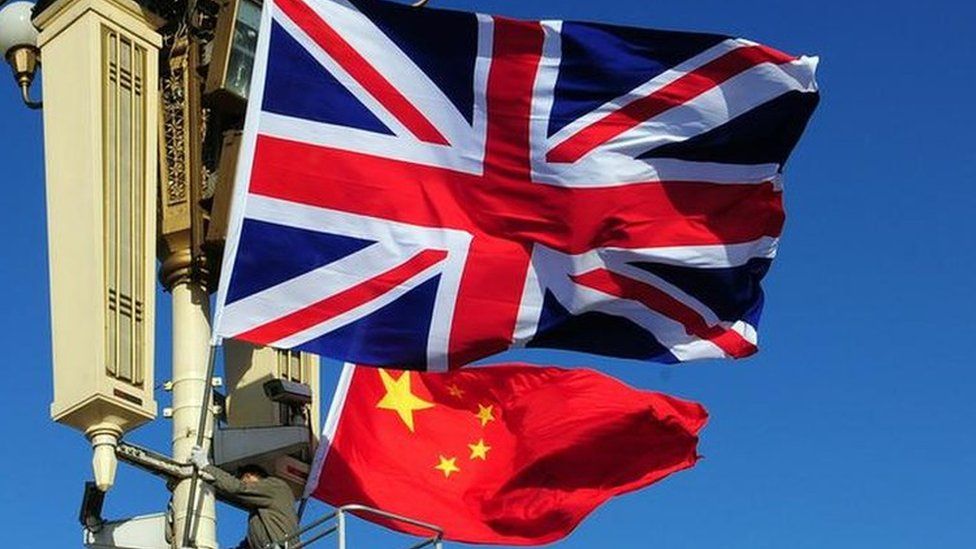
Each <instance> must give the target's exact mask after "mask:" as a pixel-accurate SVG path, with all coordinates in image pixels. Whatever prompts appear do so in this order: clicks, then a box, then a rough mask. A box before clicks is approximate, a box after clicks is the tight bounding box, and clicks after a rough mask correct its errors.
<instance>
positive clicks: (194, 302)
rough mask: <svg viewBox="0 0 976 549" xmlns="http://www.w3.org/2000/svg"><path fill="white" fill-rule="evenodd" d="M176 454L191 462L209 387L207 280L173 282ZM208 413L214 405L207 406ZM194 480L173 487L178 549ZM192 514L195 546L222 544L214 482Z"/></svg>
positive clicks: (203, 489) (201, 491)
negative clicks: (219, 535) (220, 541)
mask: <svg viewBox="0 0 976 549" xmlns="http://www.w3.org/2000/svg"><path fill="white" fill-rule="evenodd" d="M172 296H173V300H172V301H173V406H172V408H173V459H175V460H176V461H180V462H188V461H189V457H190V449H192V448H193V446H194V445H195V444H196V438H197V429H198V424H199V422H200V411H201V410H200V403H201V402H202V401H203V395H204V391H208V390H211V388H209V387H207V386H206V385H207V382H206V375H207V358H208V354H209V347H210V314H209V313H210V297H209V295H208V294H207V291H206V289H205V288H204V287H203V285H202V284H200V283H198V282H192V281H180V282H177V283H176V284H175V285H174V286H173V290H172ZM208 413H209V410H208ZM206 425H207V428H206V430H205V436H204V444H203V446H204V448H205V449H209V448H210V441H211V439H212V438H213V418H210V419H209V420H208V421H207V422H206ZM192 482H193V481H192V479H186V480H183V481H180V482H179V483H178V484H177V485H176V487H175V488H174V489H173V531H174V534H175V535H174V536H173V547H176V548H179V547H180V546H181V542H182V539H183V531H184V528H185V526H186V522H187V515H188V514H189V513H188V511H189V509H188V508H187V503H188V500H189V497H190V484H191V483H192ZM194 499H195V500H196V503H195V506H194V509H195V510H194V513H193V523H194V526H193V530H194V532H195V534H196V535H195V536H194V538H195V540H196V544H195V546H196V547H198V548H207V549H215V548H216V547H217V518H216V503H215V499H214V492H213V487H212V486H210V485H209V484H207V483H205V482H201V483H199V485H198V486H197V489H196V496H195V497H194Z"/></svg>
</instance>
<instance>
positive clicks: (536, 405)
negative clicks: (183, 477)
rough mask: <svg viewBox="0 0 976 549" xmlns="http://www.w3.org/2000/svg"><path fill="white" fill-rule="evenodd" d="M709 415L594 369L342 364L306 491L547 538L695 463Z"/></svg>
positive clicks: (517, 538)
mask: <svg viewBox="0 0 976 549" xmlns="http://www.w3.org/2000/svg"><path fill="white" fill-rule="evenodd" d="M707 418H708V414H707V412H706V411H705V409H704V408H703V407H702V406H701V405H700V404H697V403H694V402H689V401H685V400H680V399H677V398H673V397H670V396H667V395H663V394H660V393H654V392H649V391H640V390H637V389H634V388H632V387H629V386H627V385H625V384H623V383H621V382H620V381H617V380H616V379H614V378H612V377H609V376H606V375H604V374H600V373H598V372H595V371H591V370H584V369H573V370H566V369H561V368H550V367H539V366H529V365H523V364H511V365H502V366H492V367H491V368H470V369H463V370H457V371H453V372H449V373H420V372H402V371H397V370H382V369H375V368H356V367H352V366H347V369H346V370H345V371H344V372H343V377H342V380H341V381H340V384H339V388H338V390H337V395H336V402H334V403H333V409H332V411H331V412H330V418H329V420H328V421H327V422H326V429H325V431H326V432H325V433H324V435H323V446H322V448H321V449H320V451H319V456H318V459H317V460H316V464H315V467H314V468H313V474H312V478H311V479H310V488H311V489H312V495H313V496H315V497H317V498H319V499H321V500H324V501H326V502H328V503H330V504H332V505H335V506H340V505H345V504H350V503H358V504H364V505H368V506H371V507H377V508H380V509H382V510H384V511H390V512H393V513H397V514H400V515H404V516H408V517H411V518H414V519H418V520H422V521H425V522H429V523H432V524H436V525H438V526H441V527H442V528H444V531H445V537H446V538H447V539H450V540H456V541H463V542H469V543H505V544H515V545H533V544H543V543H548V542H551V541H555V540H558V539H560V538H563V537H565V536H566V535H568V534H569V533H570V532H571V531H572V530H573V528H575V527H576V525H577V524H579V522H580V521H581V520H582V519H583V518H584V517H585V516H586V515H587V514H589V513H590V512H591V511H593V509H595V508H596V507H597V506H599V505H600V504H601V503H603V502H604V501H606V500H607V499H609V498H611V497H613V496H615V495H618V494H622V493H625V492H629V491H631V490H636V489H638V488H642V487H644V486H647V485H649V484H651V483H653V482H655V481H657V480H659V479H661V478H663V477H665V476H667V475H669V474H671V473H673V472H675V471H680V470H682V469H686V468H688V467H691V466H693V465H694V464H695V462H696V461H697V459H698V453H697V451H696V448H697V444H698V432H699V430H700V429H701V428H702V427H703V426H704V425H705V423H706V421H707ZM364 518H367V519H369V520H374V521H375V522H379V523H381V524H383V525H385V526H387V527H390V528H392V529H395V530H399V531H402V532H407V533H414V534H426V532H423V531H420V530H416V529H414V528H412V527H410V526H408V525H404V524H399V523H395V522H391V521H384V520H377V519H375V518H374V517H368V516H364Z"/></svg>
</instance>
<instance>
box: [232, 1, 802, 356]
mask: <svg viewBox="0 0 976 549" xmlns="http://www.w3.org/2000/svg"><path fill="white" fill-rule="evenodd" d="M264 5H265V8H264V12H263V16H262V24H261V32H260V36H259V42H258V48H257V54H256V60H255V65H254V76H253V78H252V81H251V90H250V101H249V107H248V113H247V120H246V124H245V131H244V142H243V145H242V152H241V160H240V162H239V166H238V172H237V178H236V181H237V183H236V189H235V197H234V201H233V206H232V216H231V217H232V221H231V228H230V236H229V238H228V243H227V247H226V250H225V256H224V264H223V271H222V277H221V284H220V291H219V295H218V312H217V318H216V325H215V333H216V334H217V336H218V337H231V338H237V339H242V340H246V341H250V342H254V343H259V344H265V345H272V346H275V347H279V348H290V349H299V350H303V351H309V352H313V353H318V354H321V355H326V356H331V357H335V358H340V359H344V360H347V361H351V362H356V363H360V364H370V365H384V366H397V367H401V368H414V369H430V370H444V369H447V368H454V367H458V366H462V365H464V364H466V363H468V362H470V361H473V360H476V359H478V358H481V357H485V356H488V355H491V354H494V353H496V352H498V351H501V350H504V349H506V348H510V347H519V346H527V347H550V348H562V349H573V350H580V351H587V352H594V353H599V354H605V355H613V356H623V357H630V358H639V359H647V360H655V361H663V362H678V361H685V360H689V359H698V358H717V357H733V358H738V357H744V356H747V355H750V354H752V353H754V352H755V351H756V327H757V324H758V321H759V316H760V311H761V308H762V303H763V294H762V290H761V289H760V285H759V284H760V280H761V279H762V277H763V276H764V274H765V273H766V271H767V269H768V267H769V264H770V261H771V259H772V257H773V256H774V254H775V251H776V246H777V242H778V238H779V235H780V231H781V228H782V225H783V220H784V214H783V207H782V198H781V196H782V192H781V191H782V189H781V173H782V169H783V164H784V162H785V160H786V158H787V156H788V155H789V153H790V151H791V150H792V148H793V147H794V145H795V144H796V142H797V140H798V139H799V137H800V134H801V133H802V132H803V129H804V127H805V125H806V122H807V120H808V118H809V117H810V115H811V113H812V111H813V109H814V107H815V105H816V103H817V99H818V96H817V91H816V89H817V88H816V83H815V81H814V69H815V67H816V59H815V58H808V57H794V56H791V55H787V54H784V53H781V52H779V51H776V50H774V49H771V48H768V47H765V46H761V45H758V44H756V43H754V42H750V41H748V40H743V39H738V38H730V37H726V36H719V35H714V34H697V33H686V32H672V31H658V30H645V29H636V28H628V27H620V26H611V25H604V24H595V23H576V22H569V21H519V20H513V19H508V18H504V17H496V16H489V15H482V14H472V13H462V12H454V11H447V10H436V9H422V10H418V9H413V8H410V7H408V6H403V5H398V4H393V3H386V2H380V1H375V0H273V1H272V0H266V2H265V4H264Z"/></svg>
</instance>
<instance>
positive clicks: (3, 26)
mask: <svg viewBox="0 0 976 549" xmlns="http://www.w3.org/2000/svg"><path fill="white" fill-rule="evenodd" d="M33 11H34V4H33V2H13V3H11V4H7V5H6V6H4V7H3V9H0V52H3V55H4V58H6V60H7V62H8V63H10V67H11V68H12V69H13V71H14V78H15V79H16V80H17V85H18V86H20V94H21V97H23V99H24V103H25V104H26V105H27V106H28V107H30V108H32V109H39V108H41V102H40V101H33V100H31V98H30V86H31V82H33V81H34V72H35V71H36V70H37V65H38V59H39V57H40V53H41V52H40V50H38V49H37V29H36V28H34V23H32V22H31V17H33Z"/></svg>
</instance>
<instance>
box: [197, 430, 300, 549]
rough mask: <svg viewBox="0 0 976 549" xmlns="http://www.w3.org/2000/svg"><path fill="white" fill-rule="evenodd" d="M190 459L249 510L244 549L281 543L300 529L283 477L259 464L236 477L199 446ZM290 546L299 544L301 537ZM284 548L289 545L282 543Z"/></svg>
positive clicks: (292, 501) (248, 467) (260, 548)
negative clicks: (211, 460)
mask: <svg viewBox="0 0 976 549" xmlns="http://www.w3.org/2000/svg"><path fill="white" fill-rule="evenodd" d="M190 461H191V462H192V463H193V464H195V465H196V466H197V467H198V468H200V469H201V470H203V471H204V472H206V473H208V474H209V475H210V476H212V477H213V478H214V481H213V486H214V488H215V489H216V490H217V491H218V492H219V493H221V494H222V495H223V496H224V497H226V498H227V499H230V500H233V501H235V502H236V503H238V504H240V505H241V506H242V507H244V508H245V509H247V510H248V511H249V516H248V520H247V541H246V544H243V543H242V545H241V546H240V548H241V549H263V548H264V547H272V546H273V545H272V543H274V542H281V541H282V540H284V539H285V538H286V537H288V536H289V535H291V534H293V533H294V532H296V531H297V530H298V513H296V512H295V497H294V495H293V494H292V491H291V488H290V487H289V486H288V484H287V483H285V481H283V480H281V479H280V478H277V477H274V476H270V475H268V473H267V472H266V471H265V470H264V469H263V468H261V467H260V466H258V465H245V466H243V467H241V468H239V469H238V470H237V476H236V477H235V476H233V475H231V474H229V473H227V472H225V471H224V470H223V469H220V468H219V467H215V466H213V465H211V464H210V463H209V461H208V460H207V454H206V452H204V451H203V449H202V448H200V447H198V446H196V447H194V448H193V450H192V451H191V452H190ZM289 542H290V543H289V545H292V546H295V545H298V540H297V539H291V540H289ZM280 547H282V548H283V547H285V545H284V544H281V545H280Z"/></svg>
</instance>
